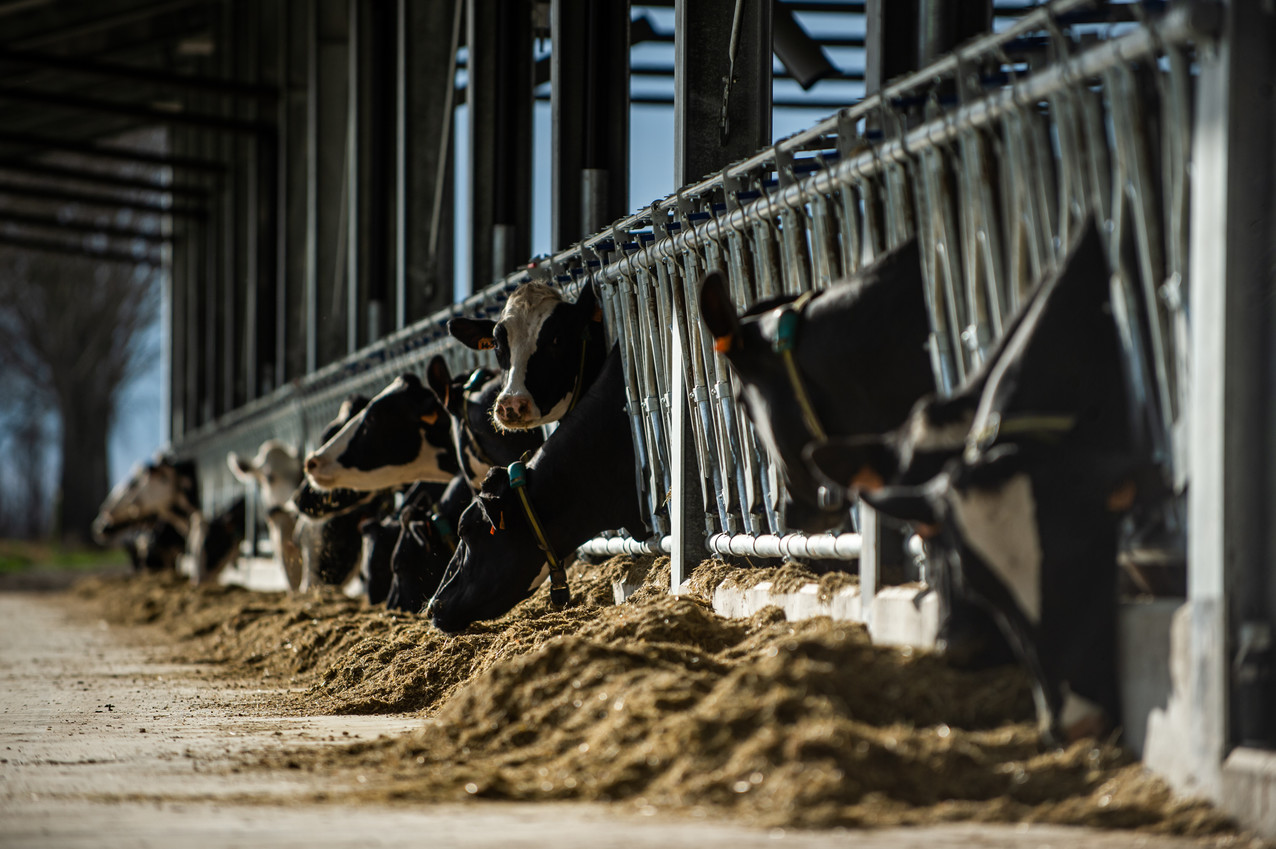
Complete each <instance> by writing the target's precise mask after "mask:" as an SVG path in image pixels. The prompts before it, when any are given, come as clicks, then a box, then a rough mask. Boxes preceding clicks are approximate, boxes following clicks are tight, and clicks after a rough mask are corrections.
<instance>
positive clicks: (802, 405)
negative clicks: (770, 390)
mask: <svg viewBox="0 0 1276 849" xmlns="http://www.w3.org/2000/svg"><path fill="white" fill-rule="evenodd" d="M813 297H815V293H814V292H803V293H802V294H801V295H799V296H798V298H797V300H795V301H793V302H792V303H788V304H785V305H784V306H782V307H779V308H778V309H779V311H780V315H779V318H778V319H777V320H776V324H775V341H773V342H772V343H771V347H772V349H773V350H774V351H775V352H776V353H777V354H779V355H780V360H781V361H782V362H783V363H784V370H785V372H786V373H787V374H788V377H789V385H790V386H792V387H793V396H794V398H796V399H797V403H798V409H799V410H801V412H802V421H803V422H804V423H805V424H806V429H807V430H808V431H809V432H810V434H811V436H813V437H815V438H816V439H818V440H824V439H827V438H828V436H827V435H826V434H825V432H824V427H823V425H821V424H820V417H819V415H818V414H817V413H816V412H815V405H814V404H812V403H811V396H810V394H809V393H808V392H807V391H806V382H805V381H803V380H802V373H801V372H800V371H798V365H797V358H796V357H794V356H793V348H794V346H795V345H796V343H797V329H798V324H799V323H801V321H802V310H804V309H805V308H806V305H807V304H808V303H810V301H811V299H812V298H813Z"/></svg>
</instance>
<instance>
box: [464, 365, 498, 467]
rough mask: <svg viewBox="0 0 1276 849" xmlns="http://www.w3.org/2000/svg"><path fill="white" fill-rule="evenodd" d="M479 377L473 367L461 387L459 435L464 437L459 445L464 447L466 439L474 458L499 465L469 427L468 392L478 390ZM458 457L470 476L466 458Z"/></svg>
mask: <svg viewBox="0 0 1276 849" xmlns="http://www.w3.org/2000/svg"><path fill="white" fill-rule="evenodd" d="M481 377H482V372H481V371H480V370H479V369H475V370H474V373H473V374H471V375H470V379H469V380H467V381H466V382H465V386H464V387H462V389H461V436H462V437H464V439H463V442H462V446H461V447H462V449H464V442H465V441H468V442H469V445H470V453H471V454H473V455H474V459H476V460H478V461H479V462H480V463H482V464H484V465H485V466H499V465H500V464H499V463H496V462H493V460H492V458H491V457H490V456H489V455H488V453H487V452H486V451H484V450H483V446H482V445H480V444H479V441H478V439H477V438H475V436H474V429H473V428H472V427H470V394H471V393H472V392H477V391H478V390H479V388H480V384H481V381H480V378H481ZM458 459H460V461H461V462H462V463H464V464H465V466H466V469H465V472H466V475H467V476H468V477H471V478H472V477H473V476H474V470H473V469H470V468H469V462H468V460H467V459H466V458H465V457H464V456H462V457H460V458H458Z"/></svg>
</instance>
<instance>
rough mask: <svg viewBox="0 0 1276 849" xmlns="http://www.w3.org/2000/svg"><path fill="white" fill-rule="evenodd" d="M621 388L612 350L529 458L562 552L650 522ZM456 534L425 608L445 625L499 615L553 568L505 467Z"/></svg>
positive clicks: (494, 473)
mask: <svg viewBox="0 0 1276 849" xmlns="http://www.w3.org/2000/svg"><path fill="white" fill-rule="evenodd" d="M624 390H625V386H624V377H623V375H622V372H621V363H620V355H619V351H618V350H616V349H615V348H613V349H612V352H611V353H610V354H609V355H608V359H607V362H606V364H605V366H604V368H603V371H602V373H601V374H600V376H599V377H598V379H597V380H596V381H595V382H594V385H593V386H592V387H590V390H589V392H588V393H586V394H585V396H584V397H583V398H582V399H581V401H580V403H579V404H578V405H577V406H576V407H575V409H573V410H572V411H571V413H570V414H568V415H566V416H564V417H563V419H562V423H561V424H560V425H559V427H558V429H557V430H556V431H555V432H554V433H553V435H551V436H550V438H549V439H547V440H545V444H544V445H543V446H541V448H540V450H539V451H537V452H536V454H535V455H534V456H533V457H532V458H531V459H530V460H529V461H528V462H527V464H526V469H527V484H526V488H525V492H526V494H527V496H528V498H529V499H530V500H531V502H532V504H533V506H534V508H535V510H536V511H537V513H538V516H539V519H540V522H541V525H542V529H543V531H544V533H545V534H546V536H547V538H548V542H549V545H550V546H551V548H552V549H553V550H554V551H555V552H556V554H557V555H558V556H559V557H566V556H567V555H569V554H571V553H572V552H574V551H575V549H576V547H577V546H578V545H580V544H581V543H583V542H585V541H586V540H588V539H590V538H591V537H593V536H595V535H596V534H598V533H600V532H601V531H604V530H609V529H616V528H622V527H623V528H627V529H628V530H630V532H633V533H636V534H639V535H641V533H642V531H643V529H644V528H645V524H644V519H643V512H642V508H641V506H640V504H639V499H638V493H637V491H636V488H635V486H634V475H633V465H634V453H633V442H632V440H631V438H630V433H629V418H628V415H627V413H626V412H625V391H624ZM457 535H458V537H459V542H458V545H457V550H456V554H455V555H454V556H453V557H452V560H451V562H450V563H449V564H448V566H447V572H446V574H445V575H444V577H443V579H442V582H441V583H440V585H439V588H438V591H437V592H436V593H435V594H434V597H433V600H432V601H431V603H430V608H429V612H430V616H431V618H432V620H433V622H434V624H435V626H437V627H438V628H440V629H442V630H444V631H448V632H456V631H460V630H463V629H464V628H466V627H467V626H468V625H469V624H470V623H472V622H475V621H477V620H481V619H494V618H496V617H498V616H501V615H502V614H504V613H506V612H507V611H509V610H510V609H511V608H512V607H514V605H515V604H517V603H518V602H519V601H521V600H522V599H524V598H526V597H527V596H528V595H529V594H530V593H531V592H532V590H534V589H535V588H536V587H537V586H538V585H539V584H540V583H541V581H542V580H543V579H544V577H545V575H546V574H547V565H546V559H545V554H544V552H543V551H542V550H541V548H540V546H539V543H538V540H537V536H536V534H535V532H534V531H533V529H532V527H531V524H530V523H529V521H528V518H527V515H526V513H525V512H524V510H523V507H522V503H521V500H520V498H519V496H518V495H517V494H516V493H515V492H514V491H513V490H512V489H511V488H510V480H509V473H508V469H506V468H503V467H501V466H494V467H493V468H492V470H491V471H490V472H489V473H488V476H487V479H486V480H484V481H483V487H482V490H481V491H480V492H479V494H478V496H477V497H476V498H475V499H474V501H473V503H471V504H470V506H469V507H467V508H466V509H465V512H464V513H462V514H461V519H460V522H459V523H458V527H457Z"/></svg>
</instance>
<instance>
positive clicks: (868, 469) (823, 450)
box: [802, 436, 899, 492]
mask: <svg viewBox="0 0 1276 849" xmlns="http://www.w3.org/2000/svg"><path fill="white" fill-rule="evenodd" d="M802 453H803V455H804V456H805V457H806V463H807V466H809V467H810V469H811V471H812V472H814V473H815V477H816V479H818V480H819V481H820V482H821V483H823V484H824V485H826V486H829V487H830V488H832V489H833V490H834V491H837V490H852V489H854V490H859V491H861V492H864V491H867V492H874V491H876V490H879V489H881V488H883V487H884V486H886V481H887V480H889V479H890V478H891V477H892V476H893V475H894V474H895V473H896V472H897V471H898V470H899V459H898V458H897V457H896V456H895V450H894V449H893V448H892V447H891V446H890V444H889V443H888V442H887V441H886V440H884V439H882V438H881V437H876V436H867V437H841V438H838V439H831V440H828V441H824V442H811V443H809V444H808V445H807V446H806V449H805V450H804V451H803V452H802Z"/></svg>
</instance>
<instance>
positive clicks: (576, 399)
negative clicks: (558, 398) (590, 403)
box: [564, 326, 589, 415]
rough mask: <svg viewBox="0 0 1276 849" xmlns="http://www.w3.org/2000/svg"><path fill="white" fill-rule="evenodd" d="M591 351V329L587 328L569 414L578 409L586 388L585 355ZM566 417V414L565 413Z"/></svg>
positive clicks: (582, 338)
mask: <svg viewBox="0 0 1276 849" xmlns="http://www.w3.org/2000/svg"><path fill="white" fill-rule="evenodd" d="M588 350H589V327H588V326H586V327H585V332H584V333H582V334H580V363H578V364H577V366H576V382H575V383H574V384H573V385H572V402H571V403H570V404H568V405H567V412H568V413H570V412H571V411H572V410H574V409H576V405H577V404H578V403H580V391H581V389H582V388H584V386H583V384H584V383H585V353H586V352H587V351H588ZM564 415H566V413H564Z"/></svg>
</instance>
